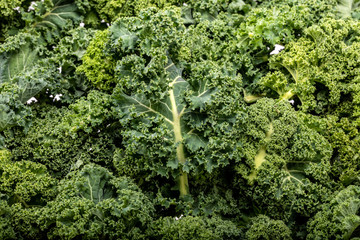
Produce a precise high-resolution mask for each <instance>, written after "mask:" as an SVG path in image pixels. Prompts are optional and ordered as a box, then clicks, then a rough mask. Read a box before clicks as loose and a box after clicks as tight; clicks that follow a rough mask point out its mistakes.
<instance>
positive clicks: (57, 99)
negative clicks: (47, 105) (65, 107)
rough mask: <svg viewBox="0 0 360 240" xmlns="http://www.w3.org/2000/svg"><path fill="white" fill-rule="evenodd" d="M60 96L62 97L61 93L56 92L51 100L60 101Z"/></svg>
mask: <svg viewBox="0 0 360 240" xmlns="http://www.w3.org/2000/svg"><path fill="white" fill-rule="evenodd" d="M61 97H62V94H56V95H55V97H54V99H53V102H55V101H60V99H61Z"/></svg>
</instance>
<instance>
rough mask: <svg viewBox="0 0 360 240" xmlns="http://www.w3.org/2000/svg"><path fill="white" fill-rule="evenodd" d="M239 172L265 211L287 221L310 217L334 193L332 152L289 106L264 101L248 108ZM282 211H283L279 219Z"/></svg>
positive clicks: (255, 203) (271, 215)
mask: <svg viewBox="0 0 360 240" xmlns="http://www.w3.org/2000/svg"><path fill="white" fill-rule="evenodd" d="M245 129H246V131H245V132H244V133H243V135H242V136H243V138H242V140H241V142H242V143H243V145H242V149H240V150H239V152H240V153H241V154H242V155H240V157H239V160H238V161H239V162H238V164H237V171H238V173H240V174H241V175H242V176H243V177H244V178H246V179H248V181H249V182H250V184H253V186H252V187H249V188H247V189H244V191H245V192H246V193H247V194H249V197H251V199H252V203H253V204H254V207H255V208H256V209H259V211H260V212H263V213H267V214H268V216H270V217H275V218H278V217H280V218H281V219H284V220H288V219H289V217H290V216H292V215H293V214H300V215H305V216H309V215H310V214H312V213H314V212H316V211H317V210H318V208H319V204H318V203H319V202H324V201H326V200H327V198H328V197H329V196H330V195H331V193H332V190H331V189H332V187H333V185H332V184H333V183H332V181H331V178H330V175H329V174H330V172H331V168H330V161H329V160H330V157H331V154H332V148H331V146H330V144H329V143H328V141H327V140H326V139H325V138H324V137H323V136H321V135H320V134H319V133H317V132H316V131H315V130H313V129H311V128H309V127H307V126H306V125H305V123H304V122H302V119H301V118H300V117H298V115H297V113H296V111H295V110H294V109H293V108H292V107H291V105H290V104H289V103H286V102H284V101H280V102H276V101H275V100H272V99H268V98H263V99H261V100H259V101H258V102H256V103H255V104H253V105H251V106H249V108H248V115H247V124H246V128H245ZM279 213H281V214H280V215H279Z"/></svg>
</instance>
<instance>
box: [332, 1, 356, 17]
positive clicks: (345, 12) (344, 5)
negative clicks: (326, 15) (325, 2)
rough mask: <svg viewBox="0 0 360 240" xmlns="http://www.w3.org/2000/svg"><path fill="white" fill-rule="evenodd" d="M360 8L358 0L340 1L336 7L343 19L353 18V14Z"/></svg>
mask: <svg viewBox="0 0 360 240" xmlns="http://www.w3.org/2000/svg"><path fill="white" fill-rule="evenodd" d="M359 7H360V1H358V0H340V2H339V4H338V5H337V6H336V10H337V12H338V15H339V16H340V17H342V18H349V17H351V13H352V12H353V11H354V10H355V9H357V8H359Z"/></svg>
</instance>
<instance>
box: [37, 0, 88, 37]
mask: <svg viewBox="0 0 360 240" xmlns="http://www.w3.org/2000/svg"><path fill="white" fill-rule="evenodd" d="M67 2H68V1H64V0H53V4H54V5H53V7H52V9H51V10H50V11H49V12H45V13H44V14H43V15H42V16H41V17H40V18H39V19H38V20H37V21H36V22H35V23H34V24H33V27H35V28H45V29H48V30H49V31H51V29H52V30H55V31H56V34H58V31H60V30H62V29H65V27H66V25H67V24H68V23H69V20H72V21H74V22H76V21H79V20H80V19H81V15H80V14H79V13H78V12H77V11H78V8H77V6H76V4H75V3H67ZM51 34H53V33H51Z"/></svg>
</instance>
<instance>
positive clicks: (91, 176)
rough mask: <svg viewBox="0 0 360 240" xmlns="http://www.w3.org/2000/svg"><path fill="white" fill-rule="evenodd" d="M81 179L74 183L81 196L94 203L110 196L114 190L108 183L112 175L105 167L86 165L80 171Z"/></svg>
mask: <svg viewBox="0 0 360 240" xmlns="http://www.w3.org/2000/svg"><path fill="white" fill-rule="evenodd" d="M80 175H81V181H79V182H77V183H76V186H77V188H78V193H79V194H80V196H81V197H83V198H86V199H89V200H91V201H93V202H94V203H95V204H96V203H99V202H101V201H103V200H104V199H108V198H112V197H113V195H114V194H115V192H114V190H113V189H112V188H111V187H110V186H109V185H108V184H109V183H108V182H109V180H110V179H111V178H112V176H111V175H110V174H109V172H108V171H107V170H106V169H105V168H100V167H89V166H88V167H86V168H84V170H82V171H81V172H80Z"/></svg>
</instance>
